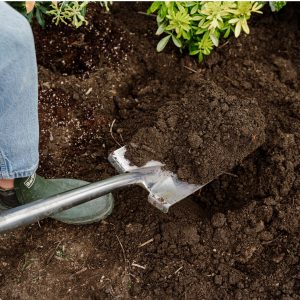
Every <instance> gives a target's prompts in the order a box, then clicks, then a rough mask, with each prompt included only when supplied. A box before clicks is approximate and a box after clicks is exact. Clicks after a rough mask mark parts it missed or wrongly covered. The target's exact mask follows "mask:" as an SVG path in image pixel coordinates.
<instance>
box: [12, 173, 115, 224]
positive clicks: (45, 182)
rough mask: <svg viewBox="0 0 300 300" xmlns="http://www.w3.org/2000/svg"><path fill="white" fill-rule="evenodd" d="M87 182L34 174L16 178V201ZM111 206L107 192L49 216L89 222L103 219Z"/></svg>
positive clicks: (111, 208)
mask: <svg viewBox="0 0 300 300" xmlns="http://www.w3.org/2000/svg"><path fill="white" fill-rule="evenodd" d="M87 184H89V182H86V181H82V180H77V179H45V178H43V177H41V176H38V175H36V174H34V175H32V176H30V177H27V178H20V179H16V180H15V191H16V195H17V199H18V202H19V203H20V204H26V203H29V202H32V201H35V200H39V199H43V198H47V197H50V196H53V195H56V194H60V193H62V192H66V191H69V190H73V189H75V188H78V187H80V186H84V185H87ZM113 206H114V199H113V196H112V194H108V195H105V196H102V197H99V198H96V199H94V200H91V201H89V202H86V203H83V204H80V205H78V206H75V207H73V208H70V209H68V210H65V211H63V212H60V213H57V214H55V215H53V216H51V218H53V219H56V220H58V221H61V222H64V223H68V224H90V223H94V222H98V221H100V220H103V219H105V218H106V217H107V216H108V215H110V214H111V212H112V210H113Z"/></svg>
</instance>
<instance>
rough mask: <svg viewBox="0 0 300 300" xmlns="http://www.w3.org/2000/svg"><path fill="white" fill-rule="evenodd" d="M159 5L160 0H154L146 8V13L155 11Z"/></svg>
mask: <svg viewBox="0 0 300 300" xmlns="http://www.w3.org/2000/svg"><path fill="white" fill-rule="evenodd" d="M160 6H161V2H160V1H154V2H153V3H152V4H151V6H150V7H149V8H148V10H147V14H153V13H154V12H155V11H157V10H158V9H159V8H160Z"/></svg>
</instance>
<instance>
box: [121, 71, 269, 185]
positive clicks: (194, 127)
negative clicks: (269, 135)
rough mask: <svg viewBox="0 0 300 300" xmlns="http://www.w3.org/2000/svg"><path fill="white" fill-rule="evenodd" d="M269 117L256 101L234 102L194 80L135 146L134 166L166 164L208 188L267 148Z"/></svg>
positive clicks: (130, 151) (138, 137) (130, 156)
mask: <svg viewBox="0 0 300 300" xmlns="http://www.w3.org/2000/svg"><path fill="white" fill-rule="evenodd" d="M264 129H265V120H264V116H263V114H262V112H261V110H260V108H259V106H258V104H257V102H256V101H255V100H251V99H238V98H237V97H233V96H232V97H229V96H228V95H226V93H225V92H224V91H223V90H222V89H220V88H218V86H217V85H215V84H214V83H212V82H209V81H206V80H203V79H201V78H199V76H193V78H191V76H190V77H189V79H188V81H187V82H183V83H182V86H181V90H180V91H178V94H177V95H176V96H175V97H174V99H173V100H170V101H168V102H166V104H165V105H164V106H163V107H161V108H160V109H159V110H158V112H157V121H156V123H155V126H153V127H144V128H141V129H140V130H139V131H138V132H137V134H135V135H134V136H133V138H132V140H131V142H130V143H129V147H128V153H126V156H127V158H128V159H129V161H130V162H131V163H132V164H134V165H137V166H143V165H145V164H146V163H147V162H148V161H149V160H156V161H160V162H162V163H165V164H166V167H165V168H166V169H168V170H171V171H173V172H174V173H176V174H177V175H178V177H179V178H180V179H181V180H183V181H186V182H190V183H196V184H197V183H198V184H202V185H204V184H206V183H208V182H210V181H212V180H213V179H214V178H216V177H218V176H219V175H220V174H222V173H224V172H225V171H229V170H230V169H232V168H233V167H234V166H236V164H237V163H239V162H241V161H242V160H243V159H244V158H245V157H246V156H248V155H249V154H250V153H252V152H253V151H254V150H256V149H257V148H258V147H259V146H261V145H262V144H263V142H264V140H265V132H264Z"/></svg>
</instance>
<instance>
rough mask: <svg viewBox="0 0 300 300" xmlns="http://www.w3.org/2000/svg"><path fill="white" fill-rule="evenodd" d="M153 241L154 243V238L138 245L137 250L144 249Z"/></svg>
mask: <svg viewBox="0 0 300 300" xmlns="http://www.w3.org/2000/svg"><path fill="white" fill-rule="evenodd" d="M153 241H154V238H152V239H150V240H148V241H146V242H144V243H142V244H140V245H139V246H138V247H139V248H141V247H144V246H146V245H148V244H150V243H152V242H153Z"/></svg>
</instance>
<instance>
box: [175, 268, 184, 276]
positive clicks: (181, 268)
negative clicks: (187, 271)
mask: <svg viewBox="0 0 300 300" xmlns="http://www.w3.org/2000/svg"><path fill="white" fill-rule="evenodd" d="M182 268H183V266H181V267H180V268H178V269H177V270H176V271H175V272H174V275H175V274H177V273H178V272H179V271H180V270H181V269H182Z"/></svg>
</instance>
